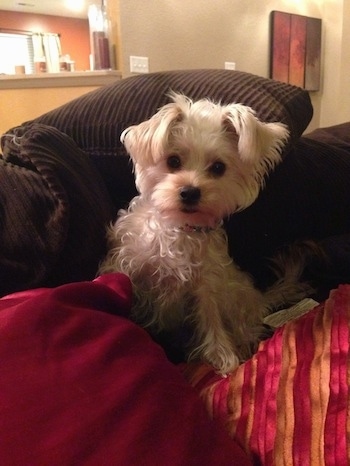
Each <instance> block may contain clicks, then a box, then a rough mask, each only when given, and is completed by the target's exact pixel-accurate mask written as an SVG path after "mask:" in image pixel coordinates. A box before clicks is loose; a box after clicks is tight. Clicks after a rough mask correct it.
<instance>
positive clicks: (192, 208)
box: [180, 206, 199, 214]
mask: <svg viewBox="0 0 350 466" xmlns="http://www.w3.org/2000/svg"><path fill="white" fill-rule="evenodd" d="M180 210H181V212H183V213H184V214H195V213H197V212H199V210H198V207H196V206H183V207H182V208H181V209H180Z"/></svg>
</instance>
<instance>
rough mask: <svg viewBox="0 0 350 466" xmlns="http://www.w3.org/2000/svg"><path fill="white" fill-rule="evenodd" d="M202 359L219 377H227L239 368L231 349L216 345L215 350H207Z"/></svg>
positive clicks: (237, 360)
mask: <svg viewBox="0 0 350 466" xmlns="http://www.w3.org/2000/svg"><path fill="white" fill-rule="evenodd" d="M203 357H204V359H205V361H206V362H208V363H209V364H210V365H211V366H213V367H214V368H215V369H216V371H217V372H218V373H219V374H221V375H224V376H225V375H227V374H228V373H230V372H232V371H233V370H234V369H236V368H237V367H238V366H239V358H238V356H237V355H236V354H235V352H234V351H233V350H232V349H229V350H228V349H227V348H225V347H223V346H221V345H217V346H216V348H215V349H213V350H210V349H207V350H206V351H205V352H204V354H203Z"/></svg>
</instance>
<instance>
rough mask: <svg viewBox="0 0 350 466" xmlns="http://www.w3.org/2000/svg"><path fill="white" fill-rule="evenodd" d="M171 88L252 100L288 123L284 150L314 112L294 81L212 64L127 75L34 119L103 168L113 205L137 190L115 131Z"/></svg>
mask: <svg viewBox="0 0 350 466" xmlns="http://www.w3.org/2000/svg"><path fill="white" fill-rule="evenodd" d="M170 90H174V91H177V92H182V93H184V94H185V95H188V96H189V97H191V98H192V99H194V100H197V99H200V98H207V97H208V98H210V99H212V100H214V101H220V102H222V103H231V102H238V103H242V104H245V105H248V106H251V107H252V108H253V109H254V110H255V111H256V112H257V115H258V117H259V118H260V119H261V120H262V121H280V122H283V123H285V124H287V125H288V128H289V130H290V134H291V138H290V144H289V145H288V146H286V149H285V152H286V153H287V152H288V150H289V147H290V145H293V143H294V142H295V141H296V140H298V138H299V137H300V136H301V134H302V133H303V131H304V130H305V128H306V127H307V125H308V123H309V122H310V120H311V117H312V112H313V110H312V105H311V102H310V97H309V94H308V93H307V92H306V91H304V90H302V89H300V88H298V87H295V86H291V85H289V84H284V83H281V82H278V81H273V80H271V79H266V78H263V77H260V76H256V75H252V74H249V73H245V72H241V71H228V70H215V69H213V70H186V71H166V72H158V73H151V74H146V75H138V76H133V77H129V78H126V79H123V80H121V81H117V82H116V83H114V84H112V85H109V86H106V87H103V88H101V89H98V90H96V91H93V92H91V93H89V94H87V95H85V96H82V97H79V98H78V99H76V100H74V101H72V102H69V103H68V104H66V105H63V106H62V107H60V108H58V109H55V110H53V111H51V112H49V113H47V114H45V115H42V116H40V117H39V118H36V119H35V120H34V121H35V122H37V123H42V124H45V125H49V126H54V127H55V128H57V129H59V130H60V131H62V132H63V133H66V134H67V135H69V136H70V137H71V138H72V139H73V140H74V141H75V142H76V144H77V145H78V146H79V147H80V148H81V149H83V151H84V152H85V153H87V154H88V155H89V156H90V157H91V158H92V160H93V161H94V163H95V164H96V166H97V168H98V169H99V171H100V172H101V173H102V177H103V179H104V181H105V183H106V185H107V188H108V190H109V193H110V195H111V197H112V199H113V202H114V203H115V204H116V206H117V208H119V207H121V206H123V207H124V206H125V204H126V203H127V202H128V201H129V200H130V199H131V197H132V196H133V195H134V194H135V193H136V191H135V188H134V182H133V176H132V169H131V165H130V163H129V159H128V157H126V152H125V150H124V147H123V146H122V144H121V142H120V134H121V132H122V131H123V130H124V129H125V128H126V127H127V126H129V125H132V124H136V123H139V122H141V121H144V120H146V119H148V118H150V117H151V116H152V115H153V114H154V113H156V111H157V110H158V109H159V108H160V107H161V106H163V105H164V104H165V103H167V102H168V101H169V97H168V96H167V94H168V93H169V91H170ZM28 124H30V122H28V123H27V124H26V125H28ZM116 156H118V157H116ZM120 156H122V157H120Z"/></svg>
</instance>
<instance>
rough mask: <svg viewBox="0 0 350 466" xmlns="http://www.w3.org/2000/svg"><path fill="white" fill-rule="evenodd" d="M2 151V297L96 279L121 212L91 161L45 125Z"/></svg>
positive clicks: (5, 145)
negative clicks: (109, 228)
mask: <svg viewBox="0 0 350 466" xmlns="http://www.w3.org/2000/svg"><path fill="white" fill-rule="evenodd" d="M2 143H3V155H2V158H1V159H0V244H1V248H0V295H3V294H7V293H10V292H13V291H17V290H22V289H26V288H33V287H35V286H38V285H58V284H60V283H65V282H67V281H73V280H84V279H91V278H93V277H94V276H95V274H96V270H97V266H98V262H99V260H100V259H101V257H102V256H103V254H104V253H105V225H106V223H107V222H108V221H109V220H110V219H111V218H112V216H113V214H114V209H113V208H112V205H111V202H110V199H109V197H108V194H107V192H106V190H105V187H104V183H103V181H102V180H101V179H100V177H99V174H98V173H96V170H95V168H94V167H93V166H92V165H91V163H90V161H89V159H88V158H87V157H86V154H83V153H82V151H81V150H80V149H79V148H78V147H77V146H76V145H75V143H74V141H73V140H72V139H71V138H69V136H67V135H65V134H63V133H61V132H60V131H58V130H57V129H55V128H52V127H49V126H45V125H41V124H34V125H32V126H31V128H30V129H28V128H25V127H23V128H22V132H19V131H17V134H16V136H15V137H14V136H13V135H11V134H8V135H6V136H5V137H4V138H3V139H2Z"/></svg>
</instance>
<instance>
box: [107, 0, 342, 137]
mask: <svg viewBox="0 0 350 466" xmlns="http://www.w3.org/2000/svg"><path fill="white" fill-rule="evenodd" d="M112 3H113V4H114V5H115V6H112V9H113V10H114V12H117V13H118V20H119V21H118V22H116V21H115V28H116V30H117V31H118V32H117V33H118V44H119V65H120V67H121V69H122V70H123V75H124V76H127V75H128V74H129V56H130V55H140V56H147V57H149V63H150V71H161V70H169V69H185V68H223V67H224V62H225V61H234V62H235V63H236V66H237V69H239V70H242V71H247V72H250V73H254V74H258V75H260V76H265V77H268V76H269V15H270V12H271V11H272V10H280V11H287V12H290V13H298V14H303V15H308V16H314V17H318V18H321V19H322V20H323V56H322V58H323V60H322V65H323V72H322V88H321V90H320V91H319V92H314V93H312V94H311V97H312V101H313V105H314V118H313V121H312V123H311V125H310V127H309V130H310V129H312V128H314V127H318V126H327V125H331V124H336V123H340V122H343V121H346V120H350V102H349V99H350V93H349V76H350V57H349V55H350V11H349V10H350V0H264V1H261V0H244V1H242V0H215V1H214V0H211V1H210V0H191V1H188V0H147V1H144V0H119V2H118V1H117V0H114V1H113V2H110V4H112ZM113 16H114V14H113ZM114 17H115V16H114ZM343 17H344V20H343Z"/></svg>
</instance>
